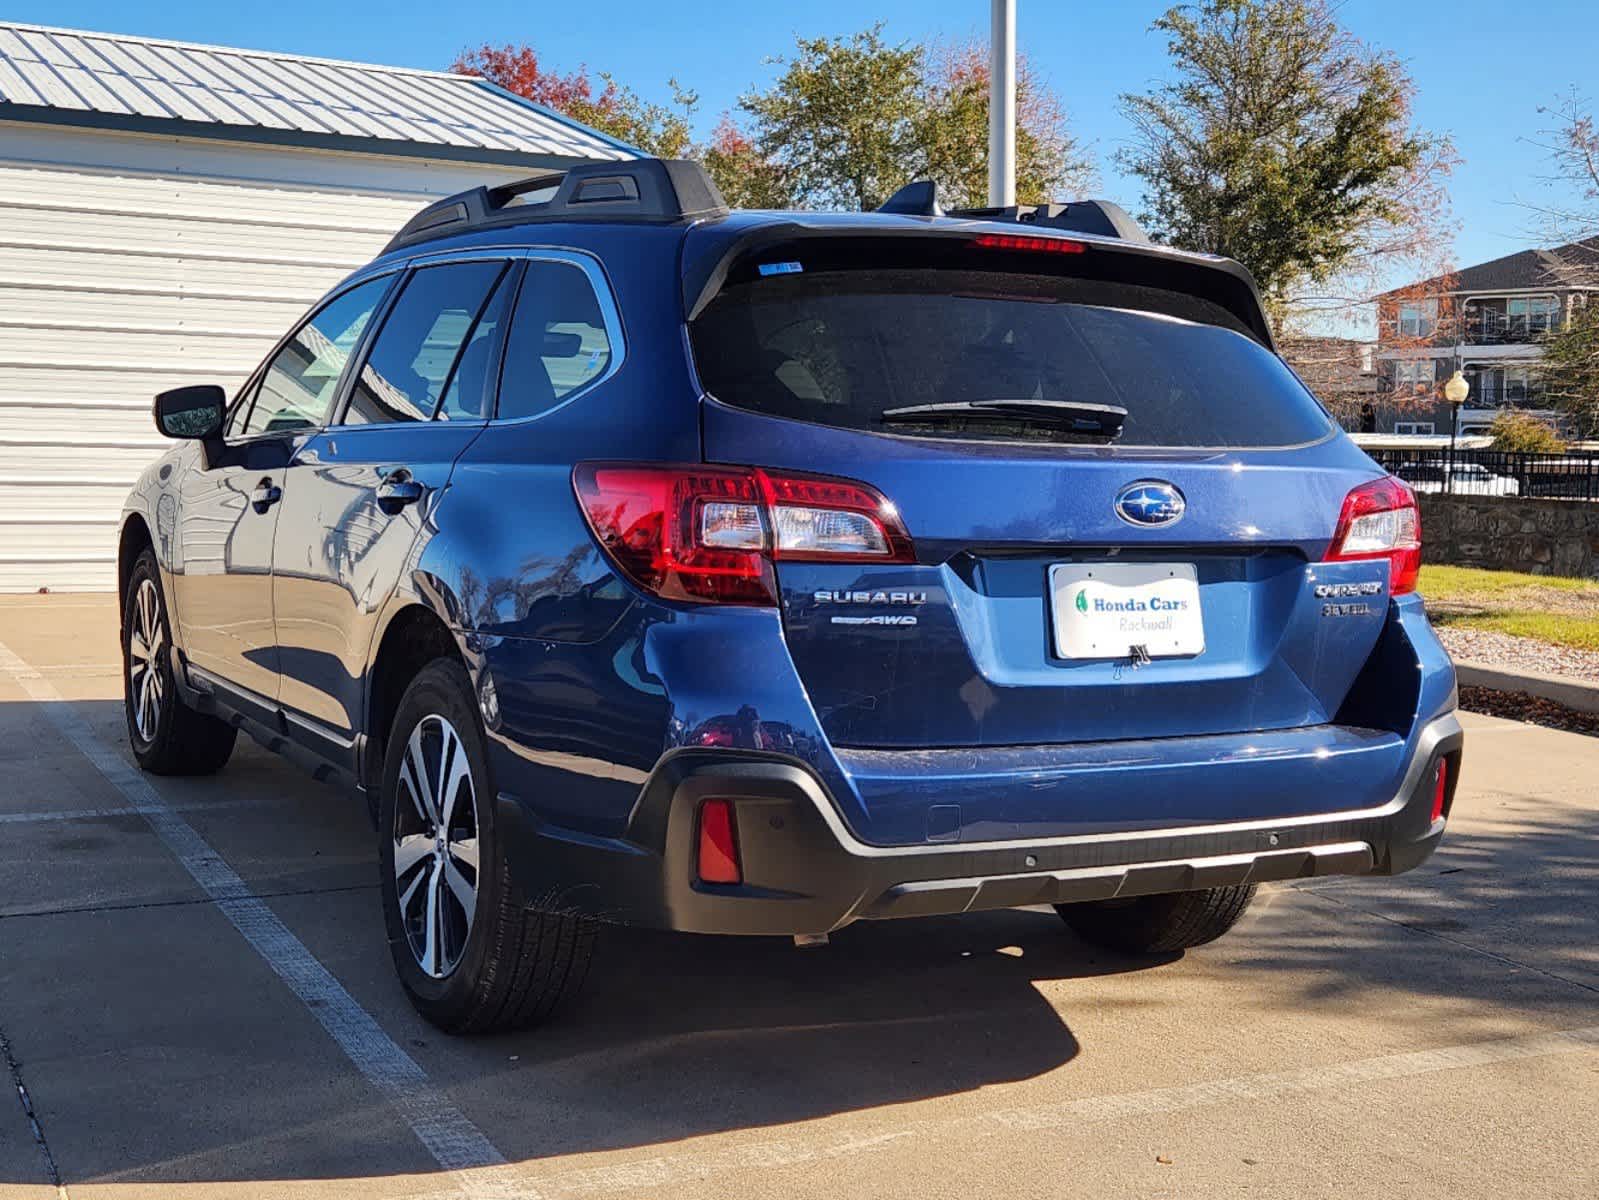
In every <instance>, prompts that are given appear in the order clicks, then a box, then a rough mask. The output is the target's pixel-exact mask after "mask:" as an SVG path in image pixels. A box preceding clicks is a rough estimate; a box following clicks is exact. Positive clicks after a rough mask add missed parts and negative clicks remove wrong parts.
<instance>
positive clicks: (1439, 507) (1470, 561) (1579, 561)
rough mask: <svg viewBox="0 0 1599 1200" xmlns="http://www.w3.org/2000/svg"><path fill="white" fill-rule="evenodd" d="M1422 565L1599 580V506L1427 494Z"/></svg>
mask: <svg viewBox="0 0 1599 1200" xmlns="http://www.w3.org/2000/svg"><path fill="white" fill-rule="evenodd" d="M1418 498H1419V499H1420V501H1421V540H1422V545H1423V546H1424V547H1425V549H1424V550H1423V552H1422V553H1423V561H1424V562H1430V563H1447V564H1449V565H1451V566H1457V567H1491V568H1493V569H1495V570H1501V571H1531V572H1532V573H1533V574H1535V575H1574V576H1579V577H1582V578H1585V579H1596V578H1599V503H1589V502H1587V501H1583V500H1522V499H1519V498H1516V497H1510V496H1437V495H1422V496H1420V497H1418Z"/></svg>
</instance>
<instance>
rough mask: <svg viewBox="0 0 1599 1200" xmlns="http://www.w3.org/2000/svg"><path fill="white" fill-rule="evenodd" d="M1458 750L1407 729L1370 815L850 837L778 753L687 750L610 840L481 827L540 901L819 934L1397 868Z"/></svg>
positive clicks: (509, 822) (1436, 834)
mask: <svg viewBox="0 0 1599 1200" xmlns="http://www.w3.org/2000/svg"><path fill="white" fill-rule="evenodd" d="M1461 744H1462V736H1461V730H1460V723H1459V721H1458V720H1457V719H1456V718H1455V715H1454V713H1453V712H1449V713H1445V714H1443V715H1441V716H1438V717H1436V718H1435V719H1433V720H1432V721H1431V722H1430V723H1428V724H1427V725H1426V726H1425V727H1424V728H1422V729H1421V730H1420V732H1419V734H1417V736H1416V738H1415V741H1414V746H1415V750H1414V753H1413V755H1412V757H1411V760H1410V763H1409V765H1408V767H1407V769H1406V771H1405V773H1404V777H1403V781H1402V783H1401V784H1400V787H1399V788H1398V790H1397V791H1396V793H1395V794H1394V796H1393V797H1392V798H1391V799H1389V800H1388V801H1387V802H1385V803H1384V804H1382V805H1381V806H1379V807H1375V808H1367V809H1363V810H1360V811H1355V812H1337V811H1334V812H1331V813H1327V814H1319V815H1309V816H1306V815H1296V816H1292V817H1286V818H1282V819H1280V820H1276V821H1247V822H1239V823H1235V824H1225V825H1208V826H1192V827H1176V828H1164V829H1160V830H1158V831H1134V832H1118V833H1108V834H1107V833H1099V834H1084V835H1078V836H1069V837H1054V838H1041V839H1034V840H1018V841H992V842H981V843H962V842H953V843H938V844H931V843H929V844H922V845H915V846H874V845H868V844H867V843H865V842H862V841H861V840H859V839H858V838H857V837H855V835H854V834H853V833H851V832H850V830H849V828H848V826H847V825H846V824H845V823H844V821H843V820H842V818H841V817H840V816H839V812H838V808H837V806H836V805H835V804H834V803H833V801H832V799H831V798H830V797H829V796H828V794H827V792H826V790H825V789H824V788H823V786H822V784H821V783H820V782H819V781H818V780H817V778H816V777H815V776H814V775H813V774H812V773H811V772H810V771H808V770H807V769H805V768H804V767H803V766H801V765H799V764H798V763H796V762H794V761H793V760H791V759H784V758H779V757H777V756H761V755H758V754H755V753H753V752H741V751H694V750H680V751H677V752H675V753H673V754H671V755H669V756H668V757H667V758H665V759H663V760H662V762H661V764H660V765H659V766H658V767H657V768H656V770H655V772H654V773H653V774H652V775H651V777H650V779H649V781H648V783H646V785H645V786H644V788H643V790H642V792H641V794H640V797H639V801H638V804H637V805H636V806H635V808H634V810H633V813H632V815H631V817H630V818H629V820H628V825H627V831H626V834H625V836H624V837H622V838H601V837H593V836H590V835H586V834H580V833H574V832H572V831H568V830H562V829H559V828H556V827H554V826H550V825H546V824H541V823H540V822H539V821H538V820H537V818H536V817H535V816H534V815H533V814H532V813H531V812H530V811H529V810H528V809H527V808H526V807H525V806H524V805H522V804H521V803H519V802H518V801H517V800H515V799H514V798H512V797H509V796H506V795H503V794H502V795H501V797H500V801H499V804H498V806H497V810H496V821H497V827H498V831H499V834H500V836H501V838H502V840H503V842H504V844H505V845H506V848H507V852H508V856H509V858H510V860H511V863H512V866H513V869H514V870H515V871H516V872H517V873H518V875H519V878H520V882H521V883H522V885H523V890H524V891H525V892H526V893H527V894H530V895H534V896H538V897H540V898H541V903H544V904H547V905H550V906H552V907H558V908H561V909H564V910H567V911H573V912H581V913H585V914H588V915H592V916H597V917H601V918H604V919H608V920H613V921H618V922H622V923H626V924H640V925H649V926H656V927H662V928H670V929H679V930H686V931H692V932H698V933H742V934H798V933H823V932H826V931H828V930H832V929H836V928H838V927H839V926H841V925H846V924H848V923H850V922H851V921H856V920H863V919H877V918H888V917H911V916H928V915H934V914H945V913H959V912H969V911H975V910H978V909H991V908H1014V907H1019V906H1022V905H1029V904H1058V903H1069V902H1075V901H1083V900H1101V899H1109V898H1112V897H1120V896H1135V895H1144V894H1148V893H1156V892H1176V891H1188V890H1192V889H1196V888H1207V887H1221V886H1228V885H1236V884H1245V883H1259V882H1264V881H1268V880H1282V879H1298V878H1306V877H1311V876H1321V875H1346V874H1366V873H1377V874H1397V873H1398V872H1400V871H1407V870H1409V869H1410V868H1412V867H1414V866H1417V865H1418V864H1420V863H1421V862H1422V861H1424V860H1425V859H1426V858H1427V856H1428V855H1430V854H1431V853H1432V851H1433V849H1434V848H1435V847H1436V846H1437V844H1438V841H1439V839H1440V838H1441V837H1442V836H1443V830H1444V824H1445V820H1444V819H1440V820H1437V821H1433V820H1432V819H1431V809H1432V799H1433V783H1434V779H1435V771H1436V766H1437V763H1438V761H1439V760H1440V759H1443V758H1448V759H1450V760H1451V769H1450V771H1449V793H1450V794H1449V796H1448V802H1449V803H1452V802H1453V791H1454V787H1455V782H1456V780H1457V778H1458V772H1459V759H1460V751H1461ZM711 798H726V799H730V800H732V801H733V802H734V809H735V814H736V816H735V819H736V824H737V830H738V841H739V849H740V853H741V856H742V861H743V871H744V879H745V882H744V883H743V884H740V885H736V886H732V885H713V884H704V883H700V882H699V881H698V880H697V878H696V875H695V851H696V837H697V828H696V820H697V814H698V811H699V806H700V804H701V802H702V801H704V800H707V799H711ZM1447 811H1448V808H1447V805H1446V809H1445V813H1446V816H1447Z"/></svg>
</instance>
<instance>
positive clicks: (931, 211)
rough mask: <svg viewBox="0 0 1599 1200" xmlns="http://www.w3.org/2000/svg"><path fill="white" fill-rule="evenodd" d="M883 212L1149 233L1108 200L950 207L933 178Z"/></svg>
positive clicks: (1144, 238) (1106, 233) (1128, 238)
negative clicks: (940, 197)
mask: <svg viewBox="0 0 1599 1200" xmlns="http://www.w3.org/2000/svg"><path fill="white" fill-rule="evenodd" d="M877 211H878V212H881V213H899V214H901V215H904V216H912V217H945V216H948V217H969V218H971V219H973V220H978V221H1012V222H1015V223H1016V224H1018V225H1037V226H1040V227H1041V228H1045V229H1054V230H1059V231H1061V232H1063V233H1091V234H1094V235H1095V236H1096V237H1113V238H1120V239H1121V240H1122V241H1124V242H1145V243H1147V242H1148V241H1149V235H1148V234H1146V233H1145V232H1144V231H1143V230H1142V229H1140V228H1139V226H1138V222H1137V221H1135V220H1133V219H1132V217H1130V216H1128V215H1127V210H1126V209H1124V208H1122V206H1121V205H1119V204H1113V203H1112V202H1111V201H1109V200H1068V201H1066V202H1065V203H1063V204H1012V205H1009V206H1007V207H1002V208H951V209H948V210H946V209H944V208H942V207H940V205H939V203H938V185H937V184H936V183H934V182H933V181H932V180H931V179H918V180H916V182H914V183H907V184H906V185H905V186H904V187H902V188H900V189H899V191H897V192H895V193H894V194H893V195H892V196H890V197H889V198H888V199H887V200H885V201H884V202H883V203H882V204H881V205H879V206H878V209H877Z"/></svg>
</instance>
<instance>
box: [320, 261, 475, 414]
mask: <svg viewBox="0 0 1599 1200" xmlns="http://www.w3.org/2000/svg"><path fill="white" fill-rule="evenodd" d="M504 271H505V263H504V262H500V261H488V262H463V263H447V264H444V265H442V266H437V267H423V268H421V269H419V270H418V271H416V272H415V273H414V274H413V275H412V276H411V278H410V279H409V280H407V281H406V284H405V290H404V291H403V292H401V293H400V298H399V299H398V300H396V301H395V302H394V307H393V308H392V309H391V310H390V312H389V315H388V316H387V317H386V318H385V319H384V321H383V328H382V329H380V330H378V335H377V338H376V339H375V340H374V341H373V343H372V352H371V353H370V354H368V355H367V358H366V362H365V363H363V364H362V366H361V373H360V375H359V376H357V378H356V381H355V387H354V388H353V389H352V390H351V392H350V404H349V407H348V408H347V409H346V410H345V414H344V424H346V425H377V424H383V423H387V422H393V421H429V420H432V418H433V413H434V410H435V409H437V408H438V405H439V401H440V400H442V399H443V398H444V392H445V389H446V387H447V386H448V385H449V381H450V376H451V373H452V372H453V371H454V370H455V365H456V362H457V361H458V360H459V359H461V358H462V349H463V348H464V347H465V346H466V344H467V339H468V337H469V336H470V335H471V333H472V329H473V326H474V325H475V324H476V323H477V320H478V316H479V314H481V313H482V311H483V309H484V308H485V307H486V306H487V304H488V303H489V298H490V295H491V293H492V292H493V290H494V285H495V284H496V283H497V282H498V280H499V278H500V276H501V275H502V274H503V273H504ZM480 394H481V393H480Z"/></svg>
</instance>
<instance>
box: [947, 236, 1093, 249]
mask: <svg viewBox="0 0 1599 1200" xmlns="http://www.w3.org/2000/svg"><path fill="white" fill-rule="evenodd" d="M972 245H974V246H976V247H977V248H978V249H979V250H1028V251H1038V252H1040V253H1042V254H1082V253H1084V252H1085V251H1086V250H1087V249H1088V247H1087V246H1086V245H1084V244H1083V243H1082V242H1074V241H1072V240H1071V239H1070V238H1058V237H1033V236H1029V235H1024V234H1020V233H980V234H978V235H977V236H976V237H975V238H973V239H972Z"/></svg>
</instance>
